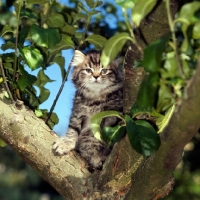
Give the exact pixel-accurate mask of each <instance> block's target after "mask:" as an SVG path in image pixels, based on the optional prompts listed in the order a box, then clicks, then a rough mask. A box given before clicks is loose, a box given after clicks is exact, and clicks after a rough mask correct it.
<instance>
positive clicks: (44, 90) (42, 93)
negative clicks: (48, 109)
mask: <svg viewBox="0 0 200 200" xmlns="http://www.w3.org/2000/svg"><path fill="white" fill-rule="evenodd" d="M39 89H40V95H39V97H38V100H39V102H40V104H42V103H43V102H45V101H46V100H47V99H48V98H49V96H50V91H49V90H48V89H47V88H45V87H39Z"/></svg>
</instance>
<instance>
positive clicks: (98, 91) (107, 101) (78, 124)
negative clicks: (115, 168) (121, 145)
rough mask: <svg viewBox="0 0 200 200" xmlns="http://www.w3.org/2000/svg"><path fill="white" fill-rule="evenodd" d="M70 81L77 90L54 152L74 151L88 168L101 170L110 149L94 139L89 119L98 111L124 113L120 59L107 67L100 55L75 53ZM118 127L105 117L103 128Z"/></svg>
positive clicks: (111, 118) (54, 146) (65, 152)
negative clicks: (64, 130) (64, 128)
mask: <svg viewBox="0 0 200 200" xmlns="http://www.w3.org/2000/svg"><path fill="white" fill-rule="evenodd" d="M71 65H72V66H75V67H74V71H73V74H72V80H73V82H74V84H75V86H76V88H77V91H76V95H75V99H74V105H73V110H72V114H71V118H70V123H69V128H68V131H67V133H66V136H64V137H61V138H58V139H57V140H56V141H55V143H54V144H53V150H54V152H55V153H56V154H58V155H64V154H67V153H68V152H69V151H71V150H73V149H75V150H77V151H78V152H80V154H81V156H82V157H83V158H85V159H86V161H87V162H88V164H89V166H90V167H92V168H96V169H102V165H103V163H104V161H105V160H106V157H107V156H108V155H109V154H110V151H111V148H110V147H108V146H107V145H106V144H105V143H104V142H103V141H100V140H98V139H96V138H95V137H94V135H93V133H92V131H91V128H90V120H91V117H92V116H93V115H94V114H96V113H98V112H101V111H105V110H116V111H119V112H122V111H123V82H122V81H123V77H122V71H121V70H120V68H119V59H118V60H115V61H113V62H112V63H111V64H110V65H109V66H108V67H107V68H103V66H102V64H101V62H100V53H98V52H91V53H88V54H86V55H84V54H83V53H81V52H80V51H78V50H76V51H75V54H74V57H73V60H72V63H71ZM116 124H117V119H116V118H115V117H109V118H105V119H104V120H103V122H102V124H101V125H102V127H104V126H113V125H116Z"/></svg>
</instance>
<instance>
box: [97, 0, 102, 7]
mask: <svg viewBox="0 0 200 200" xmlns="http://www.w3.org/2000/svg"><path fill="white" fill-rule="evenodd" d="M102 4H103V1H99V0H98V2H97V5H96V8H97V7H99V6H101V5H102Z"/></svg>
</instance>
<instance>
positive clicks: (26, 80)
mask: <svg viewBox="0 0 200 200" xmlns="http://www.w3.org/2000/svg"><path fill="white" fill-rule="evenodd" d="M19 71H20V74H21V75H20V77H19V79H18V81H17V85H18V86H19V88H20V90H21V91H24V90H25V89H26V87H27V86H30V85H33V84H34V83H35V82H36V80H37V79H36V77H35V76H33V75H31V74H29V73H28V72H27V71H26V70H24V67H23V66H22V65H20V66H19Z"/></svg>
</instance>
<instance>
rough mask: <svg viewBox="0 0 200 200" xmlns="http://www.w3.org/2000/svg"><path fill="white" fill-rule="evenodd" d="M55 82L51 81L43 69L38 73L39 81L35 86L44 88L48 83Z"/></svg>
mask: <svg viewBox="0 0 200 200" xmlns="http://www.w3.org/2000/svg"><path fill="white" fill-rule="evenodd" d="M53 81H54V80H51V79H50V78H49V77H48V76H47V75H46V74H45V73H44V70H43V69H41V70H40V71H39V72H38V75H37V81H36V82H35V84H34V85H36V86H38V87H44V86H45V85H46V84H47V83H50V82H53Z"/></svg>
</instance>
